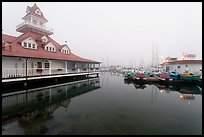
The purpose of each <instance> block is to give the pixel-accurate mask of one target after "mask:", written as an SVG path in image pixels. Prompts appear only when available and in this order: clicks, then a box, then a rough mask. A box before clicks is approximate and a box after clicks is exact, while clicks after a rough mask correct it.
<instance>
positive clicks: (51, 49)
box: [45, 42, 56, 52]
mask: <svg viewBox="0 0 204 137" xmlns="http://www.w3.org/2000/svg"><path fill="white" fill-rule="evenodd" d="M45 50H46V51H49V52H56V47H55V45H54V44H52V43H51V42H50V43H48V44H47V45H46V46H45Z"/></svg>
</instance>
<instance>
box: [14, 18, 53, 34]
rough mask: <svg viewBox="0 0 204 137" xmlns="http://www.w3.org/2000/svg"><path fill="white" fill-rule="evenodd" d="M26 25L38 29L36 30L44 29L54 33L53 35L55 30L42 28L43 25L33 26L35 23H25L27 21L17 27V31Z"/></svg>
mask: <svg viewBox="0 0 204 137" xmlns="http://www.w3.org/2000/svg"><path fill="white" fill-rule="evenodd" d="M25 25H30V26H32V27H36V28H39V29H43V30H46V31H49V32H52V33H53V29H51V28H48V27H46V26H41V25H39V24H33V23H31V22H25V21H24V22H23V23H21V24H19V25H17V26H16V29H19V28H20V27H22V26H25Z"/></svg>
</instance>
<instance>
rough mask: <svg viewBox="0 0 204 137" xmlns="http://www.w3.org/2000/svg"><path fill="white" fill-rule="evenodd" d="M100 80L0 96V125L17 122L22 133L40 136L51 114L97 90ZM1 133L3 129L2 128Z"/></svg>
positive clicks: (95, 79)
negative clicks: (80, 96)
mask: <svg viewBox="0 0 204 137" xmlns="http://www.w3.org/2000/svg"><path fill="white" fill-rule="evenodd" d="M100 87H101V86H100V81H99V78H93V79H87V80H82V81H80V82H79V81H78V82H72V83H64V84H58V85H53V86H47V87H43V88H38V89H30V90H26V91H18V92H15V93H9V94H3V95H2V120H3V121H2V125H5V124H6V123H10V122H12V121H16V120H17V121H18V124H20V127H23V129H24V133H25V134H43V133H45V132H46V130H47V129H46V127H44V126H43V124H44V123H45V122H46V121H49V120H50V119H53V116H52V113H53V112H54V111H55V110H56V109H57V108H59V107H60V106H61V107H64V108H65V109H66V108H67V107H68V106H69V104H70V102H71V98H73V97H76V96H79V95H81V94H84V93H87V92H90V91H93V90H95V89H98V88H100ZM2 131H3V129H2Z"/></svg>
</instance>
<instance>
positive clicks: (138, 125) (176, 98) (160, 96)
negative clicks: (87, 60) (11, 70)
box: [2, 73, 202, 135]
mask: <svg viewBox="0 0 204 137" xmlns="http://www.w3.org/2000/svg"><path fill="white" fill-rule="evenodd" d="M2 120H3V121H2V134H3V135H6V134H29V135H31V134H45V135H50V134H51V135H55V134H61V135H70V134H142V135H143V134H159V135H160V134H161V135H165V134H168V135H170V134H174V135H177V134H185V135H187V134H202V89H201V88H200V87H196V86H194V87H192V86H191V87H188V86H169V87H165V86H162V85H135V84H133V83H129V82H128V81H124V78H123V76H122V75H119V74H117V75H115V74H110V73H102V74H100V77H99V78H94V79H90V80H84V81H81V82H77V83H72V84H70V83H65V84H60V85H53V86H48V87H44V88H40V89H32V90H28V91H19V92H16V93H15V94H7V95H6V94H4V95H2Z"/></svg>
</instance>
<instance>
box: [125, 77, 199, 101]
mask: <svg viewBox="0 0 204 137" xmlns="http://www.w3.org/2000/svg"><path fill="white" fill-rule="evenodd" d="M124 83H125V84H128V85H129V84H133V85H134V87H135V88H136V89H142V90H143V89H145V88H147V87H151V90H150V91H151V103H153V102H154V100H156V97H157V94H158V93H166V94H169V93H171V92H178V93H180V95H179V99H180V100H181V101H183V102H187V104H191V103H192V101H193V100H195V96H194V95H202V88H201V87H199V86H196V85H159V84H154V85H146V84H137V83H134V82H132V81H131V80H124Z"/></svg>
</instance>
